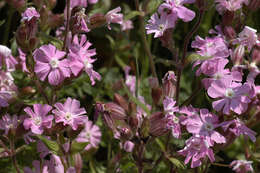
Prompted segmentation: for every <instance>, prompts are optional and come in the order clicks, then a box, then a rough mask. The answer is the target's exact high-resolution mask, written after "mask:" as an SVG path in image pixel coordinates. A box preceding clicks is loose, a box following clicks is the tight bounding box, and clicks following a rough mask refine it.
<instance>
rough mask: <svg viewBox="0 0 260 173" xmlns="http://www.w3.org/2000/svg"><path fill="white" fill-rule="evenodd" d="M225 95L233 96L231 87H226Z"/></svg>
mask: <svg viewBox="0 0 260 173" xmlns="http://www.w3.org/2000/svg"><path fill="white" fill-rule="evenodd" d="M225 95H226V97H228V98H232V97H234V95H235V92H234V91H233V90H232V89H231V88H228V89H226V94H225Z"/></svg>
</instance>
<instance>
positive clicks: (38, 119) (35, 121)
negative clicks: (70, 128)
mask: <svg viewBox="0 0 260 173" xmlns="http://www.w3.org/2000/svg"><path fill="white" fill-rule="evenodd" d="M51 109H52V107H51V106H49V105H47V104H45V105H42V104H34V105H33V110H32V109H31V108H30V107H26V108H25V109H24V112H26V113H27V115H28V116H29V118H26V119H25V120H24V122H23V126H24V128H25V129H31V131H32V132H33V133H35V134H42V133H43V131H44V128H51V126H52V120H53V116H52V115H47V114H48V113H49V112H50V110H51Z"/></svg>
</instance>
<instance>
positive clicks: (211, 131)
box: [183, 109, 226, 143]
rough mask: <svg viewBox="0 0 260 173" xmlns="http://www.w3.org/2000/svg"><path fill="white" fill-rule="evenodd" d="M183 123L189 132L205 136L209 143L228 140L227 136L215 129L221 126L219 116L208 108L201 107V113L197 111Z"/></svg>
mask: <svg viewBox="0 0 260 173" xmlns="http://www.w3.org/2000/svg"><path fill="white" fill-rule="evenodd" d="M183 124H185V125H186V128H187V131H188V132H190V133H192V134H194V135H200V136H204V137H205V139H206V140H207V141H208V143H211V141H214V142H216V143H225V142H226V139H225V137H224V136H222V135H221V134H220V133H219V132H217V131H216V130H215V129H216V128H218V127H219V126H220V124H219V123H218V117H217V116H216V115H215V114H212V113H210V112H209V111H208V110H207V109H201V110H200V114H196V113H195V114H193V115H190V116H188V117H187V118H186V119H185V120H184V122H183Z"/></svg>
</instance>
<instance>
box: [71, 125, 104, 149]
mask: <svg viewBox="0 0 260 173" xmlns="http://www.w3.org/2000/svg"><path fill="white" fill-rule="evenodd" d="M76 141H77V142H89V144H88V145H87V146H86V148H85V150H89V149H91V148H97V147H98V144H99V143H100V141H101V132H100V129H99V127H98V126H96V125H95V124H93V122H92V121H90V120H87V121H86V123H85V128H84V129H83V130H82V131H81V132H80V134H79V135H78V137H77V138H76Z"/></svg>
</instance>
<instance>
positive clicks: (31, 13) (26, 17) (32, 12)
mask: <svg viewBox="0 0 260 173" xmlns="http://www.w3.org/2000/svg"><path fill="white" fill-rule="evenodd" d="M33 18H34V19H38V18H40V14H39V13H38V12H37V11H36V9H35V8H34V7H30V8H27V9H26V10H25V12H23V13H22V21H28V22H29V21H30V20H32V19H33Z"/></svg>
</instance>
